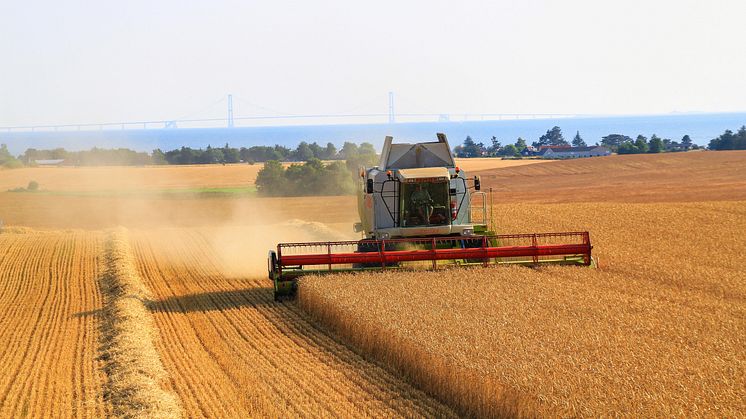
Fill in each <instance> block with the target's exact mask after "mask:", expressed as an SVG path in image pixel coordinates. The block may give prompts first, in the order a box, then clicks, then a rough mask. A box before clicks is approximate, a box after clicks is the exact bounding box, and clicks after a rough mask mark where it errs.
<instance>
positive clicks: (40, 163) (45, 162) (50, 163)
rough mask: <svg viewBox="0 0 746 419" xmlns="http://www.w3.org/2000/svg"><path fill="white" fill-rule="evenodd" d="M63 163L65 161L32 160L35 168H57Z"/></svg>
mask: <svg viewBox="0 0 746 419" xmlns="http://www.w3.org/2000/svg"><path fill="white" fill-rule="evenodd" d="M64 162H65V159H53V160H34V164H36V165H37V166H59V165H61V164H62V163H64Z"/></svg>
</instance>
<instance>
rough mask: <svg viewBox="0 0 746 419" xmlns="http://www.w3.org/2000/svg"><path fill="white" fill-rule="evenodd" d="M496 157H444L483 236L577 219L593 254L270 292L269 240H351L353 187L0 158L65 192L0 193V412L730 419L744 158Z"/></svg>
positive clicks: (743, 328)
mask: <svg viewBox="0 0 746 419" xmlns="http://www.w3.org/2000/svg"><path fill="white" fill-rule="evenodd" d="M513 163H514V162H512V161H503V160H499V159H474V160H467V161H463V162H459V163H458V164H459V165H460V166H461V167H462V168H463V169H464V170H467V171H472V172H470V173H469V174H473V173H477V174H480V175H481V176H482V179H483V185H484V186H485V187H487V188H489V187H492V188H493V191H494V192H495V195H494V207H493V213H494V221H495V225H496V226H497V229H498V232H499V233H521V232H534V231H535V232H542V231H564V230H567V231H572V230H589V231H590V232H591V237H592V240H593V244H594V255H595V256H598V257H599V260H600V263H599V268H598V269H583V268H559V267H557V268H540V269H532V268H523V267H490V268H476V269H475V268H469V269H464V270H458V269H447V270H446V269H444V270H442V271H438V272H434V273H433V272H427V271H417V272H414V273H401V272H400V273H393V272H380V273H365V274H362V273H361V274H354V275H353V274H345V275H335V276H325V277H306V278H303V279H302V280H301V285H300V294H299V296H298V298H297V299H296V300H295V301H285V302H282V303H276V302H274V301H273V298H272V291H271V288H270V282H269V281H268V280H267V279H266V265H265V262H266V255H267V250H268V249H270V248H272V247H273V246H274V245H275V244H276V243H277V242H280V241H316V240H341V239H355V238H356V237H358V236H356V235H355V234H354V233H353V232H352V231H351V224H352V223H353V222H355V221H357V214H356V209H355V206H356V203H355V198H354V197H351V196H342V197H304V198H258V197H256V196H254V195H250V194H237V195H231V194H227V195H221V196H203V195H198V194H195V195H188V194H185V195H182V194H177V195H162V194H160V193H158V194H141V193H134V194H132V193H129V192H131V191H148V190H151V191H163V190H169V189H201V188H233V187H245V185H246V183H247V182H248V183H250V182H251V179H252V178H251V174H250V173H249V169H251V168H253V169H255V170H257V171H258V168H259V167H261V165H254V166H249V165H240V166H239V165H235V166H231V165H228V166H207V167H145V168H33V169H19V170H21V171H15V170H12V171H11V170H7V171H6V170H3V171H0V191H4V190H6V189H9V188H14V187H19V186H25V184H26V183H28V181H29V180H36V181H38V182H39V183H40V184H41V186H42V188H43V189H44V188H48V189H47V190H48V191H51V192H54V191H57V192H60V193H12V192H0V220H1V221H2V223H0V325H1V327H0V368H2V369H3V371H4V372H3V373H2V374H0V417H19V416H21V417H22V416H31V417H39V416H54V417H101V416H112V415H113V416H124V417H128V416H148V417H180V416H181V417H184V416H189V417H251V416H275V417H277V416H323V417H327V416H344V417H349V416H395V417H399V416H406V417H449V416H455V415H463V414H473V415H476V416H494V415H508V416H516V415H517V416H532V417H533V416H556V415H564V416H616V415H619V414H624V415H628V416H721V417H733V416H743V412H744V411H746V403H744V400H746V391H745V390H744V388H746V349H744V348H746V268H745V267H744V266H743V263H742V260H743V259H744V257H746V238H744V236H743V231H746V171H744V170H742V168H743V167H746V153H744V152H740V153H739V152H717V153H715V152H699V153H694V152H693V153H678V154H664V155H658V156H614V157H610V158H596V159H579V160H575V161H557V162H549V163H542V164H530V165H524V166H521V167H516V166H515V165H514V164H513ZM469 165H471V166H469ZM491 165H492V166H491ZM23 170H26V171H25V172H24V171H23ZM474 170H476V171H477V172H474ZM43 176H48V177H46V178H45V177H43ZM254 176H255V174H254ZM32 177H33V178H34V179H32ZM237 178H238V179H237ZM112 191H114V192H115V193H111V192H112ZM80 192H90V193H80ZM119 192H121V193H119Z"/></svg>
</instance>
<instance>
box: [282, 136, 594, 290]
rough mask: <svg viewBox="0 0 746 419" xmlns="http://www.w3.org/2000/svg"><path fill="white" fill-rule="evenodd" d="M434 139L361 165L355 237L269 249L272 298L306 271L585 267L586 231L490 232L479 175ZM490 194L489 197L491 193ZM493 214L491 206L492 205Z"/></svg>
mask: <svg viewBox="0 0 746 419" xmlns="http://www.w3.org/2000/svg"><path fill="white" fill-rule="evenodd" d="M437 138H438V139H437V141H434V142H421V143H414V144H410V143H396V144H395V143H393V138H392V137H386V140H385V142H384V145H383V150H382V153H381V160H380V163H379V164H378V166H376V167H371V168H365V167H362V168H360V172H359V177H358V187H357V204H358V205H357V206H358V213H359V216H360V222H358V223H356V224H355V225H354V230H355V231H356V232H359V233H361V234H362V238H361V239H360V240H353V241H337V242H308V243H280V244H278V245H277V249H276V250H271V251H270V252H269V258H268V270H269V278H270V280H271V281H272V282H273V284H274V291H275V299H278V298H279V297H281V296H285V295H293V294H294V293H295V290H296V286H297V285H296V278H298V277H299V276H301V275H306V274H311V273H316V274H320V273H329V272H340V271H359V270H383V269H422V268H427V269H439V268H441V267H443V268H444V267H446V266H463V265H484V266H487V265H490V264H524V265H530V266H537V265H539V264H571V265H584V266H590V265H591V263H592V258H591V249H592V246H591V243H590V236H589V234H588V232H568V233H528V234H501V235H498V234H495V233H494V231H490V230H491V227H492V228H494V226H493V225H492V223H490V222H489V220H488V217H487V214H488V211H487V210H488V207H487V203H488V199H487V198H488V197H487V195H486V194H485V193H484V192H482V191H481V182H480V179H479V177H478V176H474V177H469V176H467V174H466V173H465V172H464V171H463V170H461V169H460V168H459V167H458V166H456V164H455V161H454V159H453V155H452V154H451V149H450V147H449V145H448V140H447V139H446V136H445V135H444V134H438V135H437ZM490 199H491V196H490ZM490 212H491V207H490Z"/></svg>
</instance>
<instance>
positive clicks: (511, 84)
mask: <svg viewBox="0 0 746 419" xmlns="http://www.w3.org/2000/svg"><path fill="white" fill-rule="evenodd" d="M744 12H746V4H744V3H743V2H739V1H715V2H708V3H706V4H705V3H701V2H696V1H674V0H665V1H657V2H649V1H630V2H610V1H580V0H573V1H567V2H561V3H558V2H551V1H527V2H505V1H498V2H492V1H470V2H464V3H459V4H454V3H450V2H444V1H441V2H425V1H413V2H406V3H404V2H394V1H383V2H375V3H364V4H353V3H349V2H335V1H322V2H314V3H304V2H300V3H293V2H287V1H279V2H272V3H259V2H238V1H218V2H206V3H204V2H194V1H191V2H189V1H188V2H177V1H173V0H166V1H160V2H146V1H140V0H137V1H131V2H126V3H108V2H83V1H71V2H53V1H48V0H47V1H29V2H23V3H20V2H8V1H4V2H0V16H2V17H3V18H2V24H0V56H2V57H3V58H4V59H3V63H2V65H0V126H12V125H36V124H77V123H89V122H110V121H133V120H154V119H177V118H181V117H190V116H194V117H206V118H207V117H224V116H225V112H226V111H225V106H224V104H221V102H220V101H221V100H224V98H225V96H226V95H227V94H229V93H232V94H234V95H236V97H237V101H236V103H235V107H236V115H237V116H241V115H278V114H283V113H287V114H308V113H313V114H326V113H340V112H355V113H385V112H386V111H387V105H388V103H387V100H388V98H387V92H389V91H393V92H395V93H396V108H397V109H396V110H397V113H407V112H426V113H453V114H458V113H462V114H463V113H492V112H495V113H571V114H636V115H639V114H666V113H670V112H738V111H745V110H746V97H745V96H744V95H743V92H744V91H746V78H744V77H743V72H744V69H745V68H746V54H744V52H746V44H744V42H743V40H744V39H746V26H745V25H743V24H742V22H741V20H742V17H743V16H744V15H745V14H746V13H744ZM306 123H308V121H307V122H306Z"/></svg>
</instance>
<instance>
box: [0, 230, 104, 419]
mask: <svg viewBox="0 0 746 419" xmlns="http://www.w3.org/2000/svg"><path fill="white" fill-rule="evenodd" d="M102 245H103V239H102V235H101V234H98V233H92V232H73V231H70V232H33V231H31V230H28V229H22V228H11V229H6V230H5V231H4V232H3V233H2V234H0V267H1V268H2V269H0V370H2V373H0V417H24V416H28V417H56V416H57V417H58V416H76V417H101V416H104V415H106V414H108V413H109V412H110V411H111V408H110V405H109V404H108V403H106V402H105V401H104V387H105V385H106V375H105V374H104V372H103V364H102V362H101V360H99V359H98V355H99V353H98V345H99V328H98V326H97V320H96V316H95V313H96V312H97V310H99V309H100V308H101V307H102V305H103V298H102V295H101V293H100V292H99V289H98V286H97V278H98V275H99V272H100V263H99V262H100V261H99V255H100V254H101V252H102Z"/></svg>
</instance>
